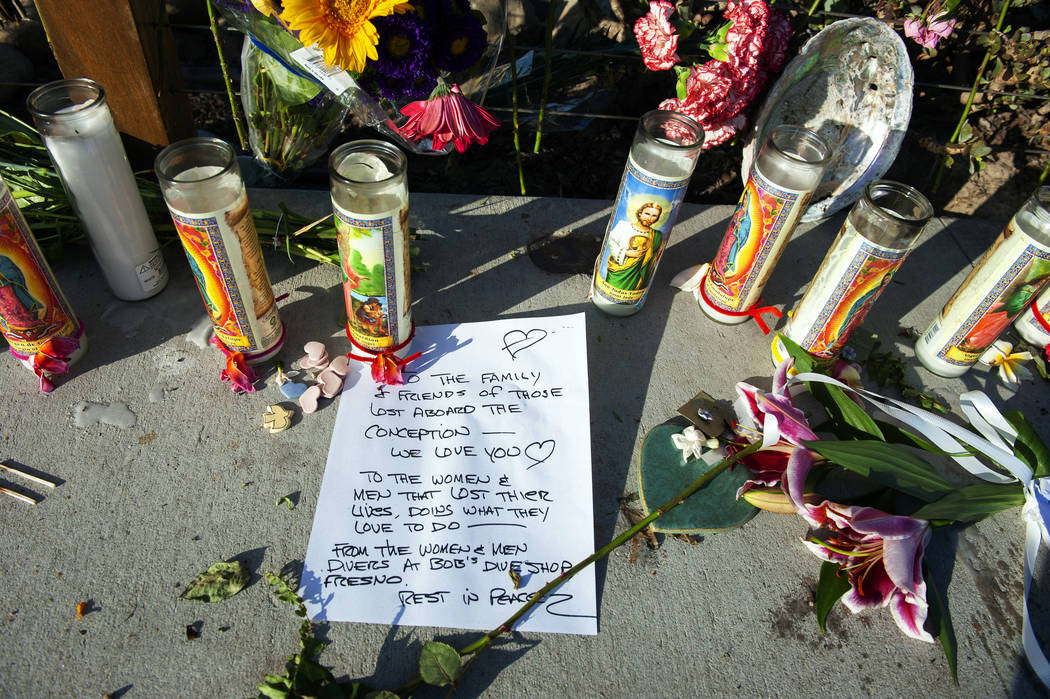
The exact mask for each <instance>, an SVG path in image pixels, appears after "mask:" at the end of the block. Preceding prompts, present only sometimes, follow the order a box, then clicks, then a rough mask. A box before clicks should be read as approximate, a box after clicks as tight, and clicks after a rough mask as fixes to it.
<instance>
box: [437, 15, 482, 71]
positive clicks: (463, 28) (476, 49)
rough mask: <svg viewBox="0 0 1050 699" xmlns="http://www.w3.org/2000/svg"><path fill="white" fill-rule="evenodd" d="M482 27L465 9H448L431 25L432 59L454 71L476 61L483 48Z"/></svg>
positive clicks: (443, 68) (439, 65)
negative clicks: (433, 26) (438, 21)
mask: <svg viewBox="0 0 1050 699" xmlns="http://www.w3.org/2000/svg"><path fill="white" fill-rule="evenodd" d="M486 41H487V37H486V36H485V30H484V29H482V28H481V24H479V23H478V20H477V19H476V18H475V17H474V15H472V14H470V13H469V12H466V13H462V12H458V13H457V12H452V13H449V14H448V15H446V16H445V17H444V19H443V21H442V22H441V23H440V24H439V25H438V26H436V27H435V28H434V62H435V63H436V64H437V67H438V68H440V69H441V70H447V71H449V72H450V73H456V72H459V71H461V70H466V69H467V68H470V67H471V66H472V65H474V64H475V63H477V62H478V59H479V58H481V54H482V53H483V52H484V51H485V43H486Z"/></svg>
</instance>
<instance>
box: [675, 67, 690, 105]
mask: <svg viewBox="0 0 1050 699" xmlns="http://www.w3.org/2000/svg"><path fill="white" fill-rule="evenodd" d="M674 72H675V73H676V74H677V76H678V80H677V82H676V83H675V97H677V98H678V99H680V100H684V99H685V97H686V87H685V84H686V81H687V80H689V72H690V70H689V68H685V67H683V66H675V68H674Z"/></svg>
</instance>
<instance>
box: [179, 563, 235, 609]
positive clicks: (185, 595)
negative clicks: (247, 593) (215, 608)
mask: <svg viewBox="0 0 1050 699" xmlns="http://www.w3.org/2000/svg"><path fill="white" fill-rule="evenodd" d="M250 578H251V573H250V572H249V571H248V566H246V565H245V564H244V562H243V561H230V562H229V563H215V564H214V565H212V566H211V567H210V568H208V570H206V571H204V572H203V573H201V574H200V575H198V576H197V577H196V578H194V579H193V581H192V582H190V584H189V585H187V586H186V589H185V590H183V591H182V594H181V595H179V599H192V600H197V601H198V602H221V601H222V600H224V599H229V598H230V597H233V596H234V595H236V594H237V593H238V592H240V591H241V590H243V589H244V586H245V585H247V584H248V580H249V579H250Z"/></svg>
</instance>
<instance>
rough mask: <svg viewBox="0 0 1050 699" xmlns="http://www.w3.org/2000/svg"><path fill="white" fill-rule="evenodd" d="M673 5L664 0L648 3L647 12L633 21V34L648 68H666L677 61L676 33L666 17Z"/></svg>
mask: <svg viewBox="0 0 1050 699" xmlns="http://www.w3.org/2000/svg"><path fill="white" fill-rule="evenodd" d="M672 14H674V5H672V4H671V3H669V2H666V0H657V1H656V2H650V3H649V13H648V14H646V15H643V16H642V17H639V18H638V21H637V22H635V23H634V36H635V38H636V39H637V40H638V48H640V49H641V50H642V63H644V64H645V67H646V68H648V69H649V70H667V69H668V68H673V67H674V66H675V64H676V63H678V60H679V59H678V54H677V53H675V51H677V49H678V34H676V33H675V30H674V27H672V26H671V23H670V22H669V21H668V19H669V18H670V17H671V15H672Z"/></svg>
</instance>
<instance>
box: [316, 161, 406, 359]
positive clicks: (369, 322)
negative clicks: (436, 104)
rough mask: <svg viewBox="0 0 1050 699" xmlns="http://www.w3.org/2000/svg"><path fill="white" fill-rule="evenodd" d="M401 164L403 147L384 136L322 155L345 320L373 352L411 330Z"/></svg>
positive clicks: (389, 347)
mask: <svg viewBox="0 0 1050 699" xmlns="http://www.w3.org/2000/svg"><path fill="white" fill-rule="evenodd" d="M407 171H408V159H407V158H406V157H405V154H404V153H403V152H401V150H400V149H398V148H397V147H395V146H392V145H390V144H389V143H385V142H383V141H376V140H362V141H351V142H350V143H344V144H343V145H341V146H339V147H338V148H336V149H335V150H334V151H332V155H331V156H330V157H329V159H328V172H329V175H330V180H331V189H332V209H333V210H334V213H335V225H336V230H337V239H336V240H337V243H338V247H339V259H340V263H341V264H340V266H341V268H342V276H343V297H344V300H345V302H346V315H347V319H348V324H347V327H348V329H349V335H350V339H351V341H352V342H353V343H354V344H355V345H356V346H357V348H358V349H363V350H365V351H368V352H372V353H380V352H384V351H394V350H396V349H398V348H400V346H401V345H403V344H404V343H406V342H408V340H409V339H410V337H411V334H412V288H411V286H412V285H411V279H412V275H411V267H410V264H409V259H408V256H409V245H408V181H407Z"/></svg>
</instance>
